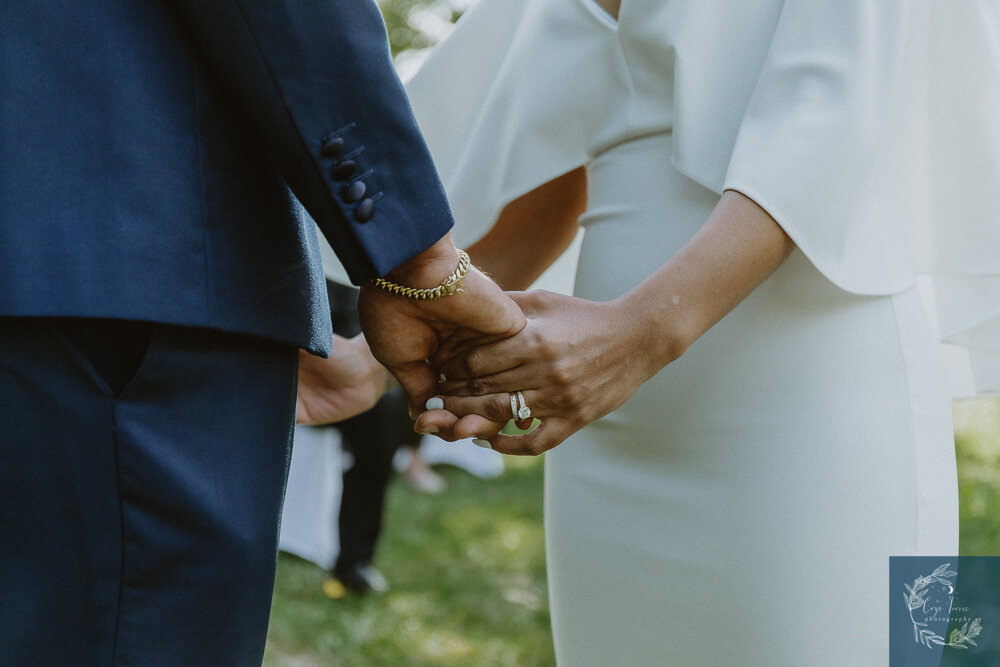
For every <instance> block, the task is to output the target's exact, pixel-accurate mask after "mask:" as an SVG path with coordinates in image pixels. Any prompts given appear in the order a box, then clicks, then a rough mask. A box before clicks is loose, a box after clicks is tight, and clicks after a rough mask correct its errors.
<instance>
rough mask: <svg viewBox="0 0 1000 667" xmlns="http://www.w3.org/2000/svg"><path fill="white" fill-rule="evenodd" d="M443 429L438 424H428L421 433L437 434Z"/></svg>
mask: <svg viewBox="0 0 1000 667" xmlns="http://www.w3.org/2000/svg"><path fill="white" fill-rule="evenodd" d="M440 432H441V430H440V429H439V428H438V427H437V426H426V427H424V430H423V431H421V432H420V435H437V434H438V433H440Z"/></svg>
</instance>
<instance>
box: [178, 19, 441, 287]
mask: <svg viewBox="0 0 1000 667" xmlns="http://www.w3.org/2000/svg"><path fill="white" fill-rule="evenodd" d="M166 1H167V2H168V3H169V4H170V5H171V6H172V7H173V8H174V10H175V11H176V13H177V15H178V18H179V20H180V21H181V22H182V23H183V24H184V25H185V27H186V28H187V30H188V32H189V33H190V34H191V35H192V37H193V39H194V41H195V45H196V48H197V49H198V50H199V51H200V53H201V54H202V56H203V58H204V59H205V60H206V62H207V64H208V67H209V68H210V69H211V70H212V72H213V73H214V75H215V76H217V77H218V81H219V84H220V86H222V87H223V89H224V91H225V93H226V94H227V95H229V96H230V97H231V98H232V101H233V103H234V104H235V105H237V106H238V108H240V109H241V110H243V111H244V112H245V113H246V114H247V118H248V119H249V121H250V125H249V127H250V128H251V130H252V131H254V132H256V133H259V138H261V139H263V140H264V141H266V143H267V145H268V147H269V149H270V150H271V152H272V154H273V155H274V159H275V161H276V163H277V164H278V167H279V168H280V169H281V171H282V173H283V175H284V177H285V180H286V181H287V183H288V185H289V187H290V188H291V189H292V191H293V192H294V194H295V196H296V197H297V198H298V199H299V201H300V202H302V204H303V206H305V208H306V210H307V211H308V212H309V214H310V215H311V216H312V217H313V219H314V220H315V221H316V223H317V225H318V226H319V228H320V230H321V231H322V232H323V234H324V235H325V236H326V238H327V240H329V242H330V245H331V246H332V247H333V249H334V250H335V252H336V253H337V256H338V257H339V259H340V260H341V262H342V263H343V264H344V266H345V267H346V269H347V272H348V275H349V276H350V278H351V280H352V281H353V282H355V283H356V284H360V283H362V282H364V281H366V280H369V279H371V278H372V277H374V276H377V275H384V274H386V273H388V272H389V271H391V270H392V269H394V268H395V267H397V266H398V265H400V264H401V263H403V262H405V261H406V260H407V259H409V258H411V257H413V256H414V255H416V254H418V253H420V252H421V251H423V250H424V249H426V248H427V247H429V246H430V245H432V244H433V243H434V242H435V241H437V240H438V239H440V238H441V237H442V236H444V234H445V233H447V232H448V230H449V229H450V228H451V226H452V222H453V221H452V214H451V210H450V208H449V206H448V202H447V200H446V198H445V195H444V189H443V187H442V186H441V182H440V179H439V177H438V175H437V172H436V170H435V169H434V165H433V163H432V161H431V157H430V154H429V152H428V150H427V147H426V145H425V143H424V141H423V138H422V137H421V135H420V132H419V130H418V128H417V124H416V121H415V120H414V118H413V114H412V111H411V109H410V106H409V103H408V101H407V98H406V95H405V93H404V91H403V88H402V85H401V84H400V82H399V79H398V77H397V76H396V73H395V70H394V68H393V65H392V61H391V58H390V54H389V48H388V41H387V38H386V34H385V26H384V24H383V22H382V17H381V14H380V13H379V10H378V8H377V7H376V6H375V4H374V2H372V0H324V1H322V2H321V1H319V0H166Z"/></svg>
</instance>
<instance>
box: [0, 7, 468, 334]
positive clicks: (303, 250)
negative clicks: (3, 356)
mask: <svg viewBox="0 0 1000 667" xmlns="http://www.w3.org/2000/svg"><path fill="white" fill-rule="evenodd" d="M293 194H294V196H293ZM300 202H301V204H300ZM306 211H308V215H307V213H306ZM310 216H311V217H312V218H313V219H315V221H316V223H317V224H318V225H319V227H320V228H321V230H322V231H323V233H324V234H325V235H326V237H327V238H328V240H329V241H330V242H331V245H332V246H333V247H334V249H335V250H336V251H337V253H338V255H339V256H340V258H341V260H342V261H343V263H344V264H345V266H346V267H347V269H348V272H349V274H350V276H351V278H352V280H354V281H355V282H356V283H360V282H362V281H365V280H367V279H369V278H371V277H373V276H375V275H381V274H385V273H387V272H388V271H390V270H391V269H393V268H394V267H396V266H398V265H399V264H400V263H402V262H403V261H405V260H406V259H408V258H409V257H411V256H413V255H415V254H417V253H418V252H420V251H421V250H423V249H425V248H427V247H428V246H430V245H431V244H432V243H433V242H434V241H436V240H437V239H439V238H440V237H441V236H442V235H443V234H444V233H445V232H447V230H448V229H449V228H450V226H451V222H452V220H451V213H450V210H449V207H448V205H447V202H446V200H445V197H444V194H443V189H442V187H441V184H440V182H439V179H438V176H437V174H436V172H435V170H434V168H433V166H432V164H431V160H430V156H429V154H428V152H427V149H426V147H425V145H424V143H423V140H422V139H421V137H420V135H419V132H418V129H417V126H416V123H415V121H414V119H413V117H412V114H411V112H410V109H409V105H408V103H407V101H406V98H405V95H404V93H403V90H402V88H401V86H400V84H399V81H398V79H397V78H396V75H395V72H394V71H393V68H392V64H391V61H390V57H389V52H388V44H387V40H386V36H385V28H384V25H383V23H382V21H381V16H380V15H379V12H378V9H377V7H376V6H375V5H374V3H373V2H372V0H88V1H87V2H80V1H79V0H5V2H4V6H3V10H2V11H0V315H15V316H87V317H111V318H128V319H138V320H149V321H156V322H166V323H172V324H181V325H190V326H202V327H210V328H215V329H221V330H226V331H233V332H240V333H248V334H253V335H258V336H263V337H267V338H270V339H274V340H280V341H285V342H290V343H293V344H295V345H298V346H300V347H305V348H308V349H312V350H317V351H324V350H326V349H328V347H329V344H330V331H329V320H328V317H329V315H328V312H329V311H328V307H327V304H326V296H325V290H324V286H323V279H322V273H321V270H320V265H319V260H318V255H317V252H316V239H315V236H314V232H313V231H312V223H311V220H310Z"/></svg>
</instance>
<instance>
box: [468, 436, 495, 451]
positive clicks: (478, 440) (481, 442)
mask: <svg viewBox="0 0 1000 667" xmlns="http://www.w3.org/2000/svg"><path fill="white" fill-rule="evenodd" d="M472 444H474V445H475V446H476V447H482V448H483V449H493V445H491V444H490V441H489V440H483V439H482V438H473V439H472Z"/></svg>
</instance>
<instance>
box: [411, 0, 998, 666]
mask: <svg viewBox="0 0 1000 667" xmlns="http://www.w3.org/2000/svg"><path fill="white" fill-rule="evenodd" d="M821 4H824V5H825V8H824V9H823V10H821V11H824V12H827V13H829V14H830V16H811V15H810V14H808V13H803V12H804V11H805V8H806V7H808V8H810V10H811V11H817V10H815V7H816V6H817V3H809V2H795V1H792V0H788V1H786V2H782V1H780V0H766V1H761V2H755V3H731V2H728V1H724V0H714V1H713V0H700V1H696V0H623V4H622V9H621V14H620V17H619V19H618V21H617V22H616V21H615V20H614V19H612V18H611V17H609V16H607V15H606V14H604V13H603V11H602V10H601V9H599V8H598V7H597V6H596V5H594V4H592V3H591V2H590V0H483V2H482V3H481V4H479V5H477V6H476V7H475V8H474V9H473V10H472V11H471V12H470V13H469V14H468V15H467V16H465V17H464V18H463V19H462V21H461V22H460V23H459V26H458V28H457V29H456V31H455V32H454V33H453V34H452V35H451V36H450V37H449V38H448V39H447V40H446V41H445V42H444V43H443V44H442V45H441V46H440V47H439V49H438V50H437V52H436V53H434V54H433V55H432V56H431V58H430V60H429V61H428V63H427V64H426V65H425V66H424V68H423V69H422V70H421V71H420V72H418V74H417V75H416V77H415V78H414V79H413V80H412V81H411V82H410V83H409V86H408V89H409V92H410V94H411V97H412V99H413V102H414V108H415V110H416V113H417V117H418V119H419V120H420V122H421V125H422V127H423V128H424V130H425V132H426V135H427V137H428V141H429V144H430V146H431V150H432V152H433V153H434V155H435V158H436V159H437V160H438V162H439V165H440V168H441V173H442V175H443V178H444V180H445V185H446V188H447V189H448V191H449V195H450V196H451V198H452V200H453V203H454V206H455V210H456V214H457V218H458V220H459V227H457V228H456V232H455V233H456V236H457V237H458V238H460V239H465V240H466V241H468V240H472V239H474V238H476V237H478V236H479V235H481V234H482V233H483V232H484V231H485V230H486V229H487V228H488V227H489V226H490V224H492V221H493V220H494V219H495V218H496V215H497V213H498V212H499V210H500V209H501V208H502V207H503V206H504V205H505V204H506V203H508V202H509V201H511V200H512V199H514V198H516V197H518V196H520V195H521V194H523V193H526V192H528V191H530V190H532V189H533V188H535V187H536V186H538V185H539V184H541V183H543V182H545V181H547V180H550V179H552V178H554V177H556V176H558V175H559V174H562V173H565V172H566V171H569V170H570V169H573V168H574V167H576V166H578V165H581V164H583V165H586V168H587V177H588V188H589V203H588V210H587V212H586V213H585V214H584V216H583V217H582V218H581V221H580V222H581V224H582V226H583V227H584V229H585V230H586V232H585V236H584V239H583V246H582V249H581V252H580V257H579V263H578V269H577V276H576V294H577V295H578V296H581V297H583V298H587V299H594V300H609V299H614V298H616V297H618V296H619V295H621V294H623V293H625V292H626V291H628V290H630V289H631V288H633V287H634V286H635V285H636V284H638V283H639V282H641V281H642V280H643V279H644V278H646V277H647V276H648V275H649V274H650V273H651V272H652V271H653V270H654V269H656V268H657V267H659V266H660V265H661V264H663V262H664V261H665V260H666V259H667V258H668V257H670V255H671V254H672V253H674V252H675V251H676V250H677V249H679V248H680V247H681V246H682V245H683V244H684V243H685V242H686V241H687V240H688V239H689V238H690V236H691V235H692V234H693V233H694V232H695V231H696V230H697V229H698V228H699V226H700V225H701V224H702V223H703V222H704V221H705V219H706V218H707V216H708V214H709V212H710V211H711V210H712V208H713V206H714V205H715V203H716V202H717V201H718V199H719V196H720V193H721V192H722V190H723V189H724V188H733V189H737V190H740V191H742V192H744V193H745V194H747V195H749V196H751V197H752V198H754V199H755V200H756V201H758V203H760V204H761V205H762V206H764V207H765V208H766V209H767V210H768V211H769V212H770V213H771V214H772V215H773V216H774V217H775V218H776V219H777V220H778V221H779V223H781V224H782V226H783V227H784V228H785V229H786V231H788V233H789V234H790V235H791V236H792V237H793V239H795V241H796V242H797V244H798V246H799V248H800V249H799V250H796V251H795V252H794V253H793V255H792V256H791V257H790V258H789V259H788V260H787V261H786V263H785V264H784V265H783V266H782V267H781V268H780V269H779V270H778V271H777V272H776V273H775V274H774V275H773V276H772V277H771V278H770V279H768V280H767V281H766V282H765V283H764V284H763V285H762V286H761V287H760V288H759V289H757V290H756V291H755V292H754V293H753V294H752V295H751V296H750V297H749V298H748V299H746V300H745V301H744V302H743V303H742V304H741V305H739V306H738V307H737V308H736V309H735V310H734V311H733V312H732V313H730V314H729V315H728V316H727V317H726V318H724V319H723V320H722V321H721V322H720V323H719V324H718V325H716V326H715V327H714V328H713V329H711V330H710V331H709V332H708V333H707V334H705V335H704V336H703V337H702V338H701V339H699V340H698V341H697V343H696V344H695V345H694V346H693V347H692V348H691V349H690V350H689V351H688V352H687V353H686V354H685V355H684V356H683V357H682V358H681V359H680V360H678V361H677V362H675V363H673V364H671V365H670V366H668V367H667V368H665V369H664V370H662V371H661V372H660V373H659V374H658V375H656V376H655V377H654V378H653V379H651V380H650V381H649V382H647V383H646V384H644V385H643V386H642V387H641V388H640V389H639V391H638V392H637V393H636V394H635V395H634V396H633V397H632V398H631V399H630V400H629V401H628V402H627V403H626V404H625V405H624V406H622V407H621V408H620V409H618V410H616V411H614V412H613V413H611V414H610V415H608V416H607V417H605V418H603V419H600V420H598V421H597V422H595V423H593V424H591V425H590V426H588V427H586V428H585V429H583V430H582V431H580V432H579V433H578V434H576V435H574V436H573V437H571V438H570V439H569V440H567V441H566V442H564V443H563V444H561V445H560V446H559V447H557V448H556V449H554V450H552V451H551V452H549V453H548V454H547V455H546V461H545V468H546V496H545V499H546V515H545V523H546V526H545V527H546V536H547V547H548V573H549V574H548V576H549V587H550V601H551V612H552V625H553V634H554V640H555V644H556V654H557V658H558V661H559V663H560V664H561V665H566V666H568V667H579V666H587V665H594V666H605V665H651V666H652V665H683V666H687V665H710V666H716V665H740V666H742V665H767V666H785V665H787V666H789V667H791V666H796V667H797V666H801V665H808V666H810V667H817V666H823V665H830V666H837V667H841V666H843V665H852V666H854V665H858V666H867V665H885V664H888V650H889V649H888V616H889V605H890V604H895V603H896V598H897V597H901V594H900V595H896V594H895V593H893V594H892V595H890V591H889V590H888V570H889V556H900V555H918V554H919V555H950V556H954V555H955V554H957V549H958V507H957V482H956V472H955V454H954V445H953V435H952V425H951V411H950V400H949V399H950V394H949V389H948V380H947V378H946V373H945V365H944V363H943V360H942V356H941V350H940V345H939V343H938V340H937V337H936V333H940V330H938V331H937V332H935V329H934V327H932V324H931V322H930V321H929V318H928V313H927V308H928V306H927V305H926V302H925V300H924V299H922V298H921V294H920V293H919V292H918V287H917V283H918V277H919V276H922V275H925V274H928V275H929V274H931V273H934V272H935V271H937V273H938V275H940V274H942V273H947V274H949V275H950V276H951V279H950V281H947V282H945V283H943V284H945V285H946V286H950V288H951V289H961V290H964V291H963V292H962V294H965V295H967V296H968V295H972V296H968V298H966V299H965V300H964V301H961V302H959V303H958V304H956V302H955V300H954V299H951V300H947V301H946V303H947V304H950V306H951V308H950V310H948V309H942V310H941V311H940V312H938V311H937V310H935V313H934V314H935V315H936V316H937V317H939V318H941V319H942V322H941V324H940V326H941V327H951V329H950V331H948V332H947V333H951V334H952V336H951V338H952V339H953V341H954V342H965V343H969V342H970V341H974V342H978V343H980V344H978V345H973V346H972V347H973V348H974V349H973V351H972V353H968V352H964V353H963V355H964V356H965V357H966V358H967V359H972V360H973V361H976V362H977V363H976V364H975V372H976V374H977V375H976V376H975V378H976V379H977V380H978V381H979V382H980V383H987V384H988V383H991V382H997V379H998V377H1000V376H998V375H990V370H991V366H990V364H994V363H995V361H996V359H997V358H998V357H996V356H995V353H996V352H997V351H998V350H1000V345H998V336H997V332H998V330H1000V329H998V325H997V322H998V319H997V314H998V313H1000V286H998V285H1000V283H998V275H1000V232H998V231H995V230H993V229H992V227H993V226H1000V225H997V218H996V216H995V215H994V217H992V218H991V219H989V220H984V219H979V220H971V218H973V217H974V216H975V215H976V214H981V213H984V212H992V213H994V214H995V213H997V211H1000V208H990V207H995V205H996V204H997V195H996V182H997V180H996V179H997V177H998V169H997V164H996V161H995V160H996V157H997V156H996V153H995V149H996V147H997V144H996V143H995V140H996V139H997V135H996V134H993V135H989V134H988V133H987V134H983V135H980V136H979V138H978V139H975V138H966V139H965V140H964V143H962V144H960V146H961V147H962V149H963V150H964V149H965V148H968V149H969V150H968V152H966V153H965V154H963V155H962V159H963V160H971V161H972V163H971V164H962V165H958V164H956V165H952V167H953V168H955V169H958V168H961V169H962V170H968V173H967V174H966V173H962V174H957V175H956V174H954V173H952V171H946V172H942V173H946V174H947V177H945V176H943V175H942V174H939V173H938V172H937V171H935V170H936V168H937V167H936V166H935V164H934V162H933V160H932V159H929V158H928V159H921V158H927V155H925V154H926V153H929V152H932V151H933V149H934V147H933V146H931V147H928V146H925V145H921V146H914V147H912V150H911V149H909V148H908V147H907V146H906V144H905V141H906V140H908V139H912V138H913V135H914V133H918V134H917V136H918V137H922V136H924V135H923V134H919V132H920V130H921V128H924V127H925V126H926V127H932V125H931V123H932V122H933V119H930V120H928V119H927V118H924V117H923V116H921V115H920V114H910V115H907V114H903V115H900V114H898V113H896V112H897V111H898V110H899V109H901V108H904V107H907V106H908V105H910V104H911V103H914V101H915V99H914V98H913V97H911V96H917V95H920V96H924V98H926V97H927V96H929V95H933V94H937V93H938V92H940V91H938V90H930V89H929V88H930V84H928V83H927V82H926V81H925V82H923V89H921V90H917V89H914V86H913V85H912V83H913V81H916V80H918V79H920V77H923V76H925V75H926V68H933V67H934V66H935V64H934V63H932V62H931V61H930V60H929V59H928V58H926V57H923V56H921V57H917V56H914V55H913V54H914V53H916V52H917V51H919V50H920V38H921V33H920V30H918V29H917V28H921V26H930V25H932V24H933V21H932V20H931V17H929V16H926V15H924V14H922V13H920V12H915V11H913V10H910V9H906V8H905V7H906V6H907V3H906V2H899V3H897V2H893V1H891V0H885V4H884V6H883V5H879V7H881V8H880V9H873V8H872V7H871V6H869V5H870V4H871V3H865V2H863V0H858V1H857V2H848V1H845V2H843V3H821ZM855 4H860V5H865V6H866V8H865V10H864V11H862V9H861V8H860V7H854V6H853V5H855ZM966 6H967V8H969V9H968V11H970V12H973V11H974V8H975V3H974V2H970V3H968V4H967V5H966ZM949 11H951V10H949ZM957 13H958V14H961V12H957ZM960 19H961V17H959V18H953V19H952V20H953V21H955V22H956V23H954V24H951V25H953V26H954V25H962V24H961V21H960ZM897 24H905V25H906V26H907V30H906V32H905V34H904V33H903V31H901V30H896V27H898V26H897ZM817 26H819V29H816V27H817ZM993 26H994V27H997V24H995V23H994V24H993ZM921 29H923V28H921ZM927 29H929V28H927ZM914 35H916V36H914ZM977 36H978V33H976V34H972V35H965V36H964V37H963V42H964V46H963V48H967V49H968V50H969V52H970V53H973V54H974V53H975V49H976V48H977V47H983V48H985V49H986V50H987V53H986V54H985V55H987V56H989V55H990V54H989V53H988V50H989V49H988V48H987V47H989V42H988V41H986V42H982V43H980V44H978V45H977V44H975V43H974V38H976V37H977ZM945 46H946V45H945ZM942 48H943V47H942ZM900 54H903V55H902V56H900ZM979 55H984V54H982V53H980V54H979ZM995 55H996V54H995V53H994V54H992V57H994V58H995ZM904 56H905V58H906V62H909V63H910V65H912V67H914V68H917V69H916V70H915V71H912V72H910V71H909V70H905V71H901V70H899V69H898V68H897V67H896V65H897V64H898V63H899V57H904ZM938 56H939V57H940V56H941V54H940V53H938ZM955 57H956V58H959V57H964V56H961V54H956V55H955ZM880 58H883V59H885V62H884V63H881V62H880V60H879V59H880ZM912 58H917V61H916V64H914V63H913V62H912ZM869 60H871V62H869ZM921 62H922V63H923V64H922V65H920V63H921ZM984 62H986V63H991V62H993V63H995V61H993V60H990V58H989V57H987V58H986V59H985V61H984ZM987 66H988V65H984V67H987ZM993 67H994V69H995V64H994V65H993ZM939 83H940V85H942V86H946V85H960V84H959V83H954V82H952V81H951V80H950V79H949V80H948V81H947V82H946V81H941V82H939ZM992 92H994V93H995V92H996V89H995V88H994V89H993V90H992ZM876 93H878V94H877V95H876ZM983 94H984V95H987V96H988V95H989V94H991V93H990V90H987V91H985V92H984V93H983ZM875 98H877V99H875ZM998 99H1000V98H998ZM996 101H997V99H989V98H988V99H986V100H985V101H984V102H983V104H984V109H985V108H989V105H988V104H987V103H988V102H996ZM993 108H1000V107H993ZM980 111H983V109H979V110H978V111H975V110H973V111H969V115H970V116H971V117H972V119H973V120H977V121H981V119H980V118H979V117H978V116H976V115H975V114H976V113H978V112H980ZM886 116H889V117H891V122H888V121H887V120H886ZM976 127H978V126H976ZM974 131H975V128H970V127H969V126H968V123H967V124H966V126H965V128H964V129H963V130H962V132H974ZM956 133H959V131H958V130H956ZM887 142H888V143H887ZM893 142H898V145H897V143H893ZM886 146H890V147H892V150H886ZM900 146H902V147H904V148H907V151H906V152H902V153H901V152H900V150H897V149H898V148H899V147H900ZM984 146H985V147H986V148H984ZM914 156H916V157H914ZM930 157H931V158H935V159H936V158H938V157H941V156H934V155H931V156H930ZM945 157H947V156H945ZM893 170H897V171H895V172H894V171H893ZM942 178H944V179H945V180H944V181H941V179H942ZM963 179H964V181H963ZM956 183H961V184H962V188H961V192H958V193H956V192H955V191H954V187H953V186H954V185H955V184H956ZM991 183H992V184H993V185H992V187H993V189H992V190H986V191H985V192H987V193H990V194H987V195H984V196H983V197H982V198H981V199H976V201H974V202H970V201H965V200H963V199H962V197H961V196H960V194H961V193H962V192H964V193H969V192H984V191H983V190H982V189H978V190H977V188H979V187H980V186H981V185H989V184H991ZM918 184H919V185H920V187H921V190H920V191H919V192H918V191H916V190H913V191H909V190H905V189H906V188H910V187H913V188H915V187H917V185H918ZM948 188H951V189H948ZM900 189H903V190H904V192H905V193H906V196H905V197H902V196H900ZM939 195H940V196H939ZM909 197H917V198H918V199H919V201H917V202H913V201H909V199H908V198H909ZM935 197H937V199H935ZM956 202H957V203H956ZM922 206H928V207H929V208H928V209H926V210H924V209H922V208H921V207H922ZM943 206H953V207H956V208H952V209H948V208H942V207H943ZM943 211H947V212H948V213H949V214H950V217H949V219H948V221H947V222H948V225H949V229H951V230H952V231H953V232H954V233H956V234H966V235H967V237H968V238H966V239H964V241H963V240H962V239H959V240H956V239H954V238H950V237H949V239H948V243H947V244H946V243H945V242H944V241H943V240H942V239H941V238H938V239H934V243H930V242H926V243H925V240H926V237H927V235H928V234H931V235H932V234H933V232H934V231H935V230H937V229H938V227H937V226H935V225H938V224H939V221H937V220H935V219H933V215H930V214H937V215H941V214H942V212H943ZM925 213H927V215H925ZM906 225H912V226H911V227H906ZM977 225H978V226H977ZM914 230H915V231H914ZM935 244H937V245H935ZM989 244H992V245H989ZM939 251H940V252H939ZM949 262H950V264H949ZM941 267H944V270H940V271H939V270H938V269H941ZM949 268H950V269H952V270H948V269H949ZM984 284H985V285H986V287H985V288H984V287H983V285H984ZM941 285H942V283H941V281H940V280H938V281H936V282H935V283H934V284H933V285H931V288H932V289H939V290H940V289H941ZM976 290H979V291H978V292H977V291H976ZM927 294H928V295H930V294H931V292H930V291H929V292H928V293H927ZM977 294H978V297H977V296H976V295H977ZM963 322H964V323H966V324H968V323H970V322H971V323H972V324H971V325H968V326H960V325H961V324H962V323H963ZM973 325H974V326H973ZM977 327H978V328H977ZM963 332H964V333H963ZM970 332H971V333H970ZM963 336H964V338H963ZM996 369H997V366H992V370H993V371H996ZM996 386H1000V382H998V383H997V385H996ZM981 388H982V387H981Z"/></svg>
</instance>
